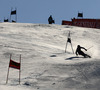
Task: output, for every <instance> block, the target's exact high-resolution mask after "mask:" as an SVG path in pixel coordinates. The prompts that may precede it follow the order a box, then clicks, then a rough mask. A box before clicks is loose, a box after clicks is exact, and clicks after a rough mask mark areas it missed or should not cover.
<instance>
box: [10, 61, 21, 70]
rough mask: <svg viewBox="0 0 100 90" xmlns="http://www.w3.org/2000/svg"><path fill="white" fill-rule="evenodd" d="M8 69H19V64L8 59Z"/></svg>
mask: <svg viewBox="0 0 100 90" xmlns="http://www.w3.org/2000/svg"><path fill="white" fill-rule="evenodd" d="M9 67H11V68H15V69H20V63H18V62H15V61H13V60H11V59H10V63H9Z"/></svg>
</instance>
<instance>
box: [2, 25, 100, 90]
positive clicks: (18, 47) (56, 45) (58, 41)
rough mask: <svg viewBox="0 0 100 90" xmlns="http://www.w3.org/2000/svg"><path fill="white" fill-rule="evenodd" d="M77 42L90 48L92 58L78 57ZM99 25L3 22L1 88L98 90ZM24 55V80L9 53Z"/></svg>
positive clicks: (99, 86)
mask: <svg viewBox="0 0 100 90" xmlns="http://www.w3.org/2000/svg"><path fill="white" fill-rule="evenodd" d="M69 31H70V32H71V40H72V45H73V49H74V51H75V49H76V47H77V45H81V46H84V47H85V48H87V49H88V48H89V47H91V46H92V48H91V49H89V50H88V51H87V52H86V53H87V54H89V55H91V56H92V58H83V57H82V56H78V57H76V55H75V54H73V53H72V49H71V46H70V44H68V46H67V52H66V53H65V45H66V40H67V35H68V33H69ZM99 37H100V29H90V28H81V27H73V26H62V25H48V24H22V23H0V90H38V89H39V90H99V88H100V85H99V83H100V56H99V55H100V42H99V41H100V38H99ZM10 54H12V59H13V60H15V61H17V62H18V61H19V55H20V54H21V55H22V65H21V84H20V85H19V84H18V75H19V73H18V70H16V69H12V68H10V73H9V81H8V84H5V83H6V77H7V70H8V65H9V57H10Z"/></svg>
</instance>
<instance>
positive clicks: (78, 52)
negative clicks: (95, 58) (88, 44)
mask: <svg viewBox="0 0 100 90" xmlns="http://www.w3.org/2000/svg"><path fill="white" fill-rule="evenodd" d="M81 49H84V50H85V51H87V49H85V48H84V47H81V46H80V45H77V49H76V55H77V56H78V55H82V56H84V58H91V56H89V55H87V54H85V53H84V52H83V51H82V50H81Z"/></svg>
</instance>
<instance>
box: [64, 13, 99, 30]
mask: <svg viewBox="0 0 100 90" xmlns="http://www.w3.org/2000/svg"><path fill="white" fill-rule="evenodd" d="M78 17H81V18H73V19H71V21H66V20H62V25H72V26H79V27H87V28H98V29H100V19H88V18H87V19H85V18H83V14H82V13H78Z"/></svg>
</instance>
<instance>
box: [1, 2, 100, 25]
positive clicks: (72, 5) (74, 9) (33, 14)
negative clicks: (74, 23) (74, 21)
mask: <svg viewBox="0 0 100 90" xmlns="http://www.w3.org/2000/svg"><path fill="white" fill-rule="evenodd" d="M11 8H13V10H15V8H17V22H19V23H41V24H48V17H49V16H50V15H52V17H53V19H54V20H55V24H61V23H62V20H69V21H70V20H71V18H73V17H75V18H77V14H78V12H80V13H83V18H96V19H99V18H100V11H99V8H100V0H0V20H1V22H3V20H4V17H5V19H6V18H10V13H11ZM12 19H13V20H14V19H15V15H12Z"/></svg>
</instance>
